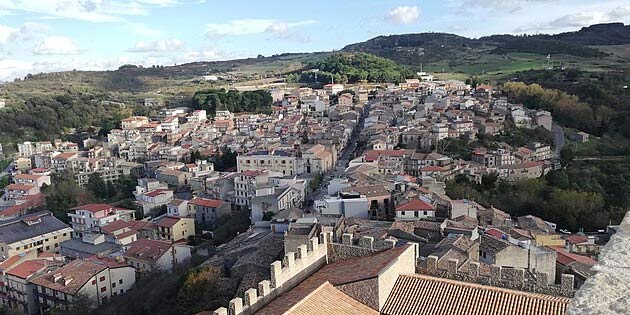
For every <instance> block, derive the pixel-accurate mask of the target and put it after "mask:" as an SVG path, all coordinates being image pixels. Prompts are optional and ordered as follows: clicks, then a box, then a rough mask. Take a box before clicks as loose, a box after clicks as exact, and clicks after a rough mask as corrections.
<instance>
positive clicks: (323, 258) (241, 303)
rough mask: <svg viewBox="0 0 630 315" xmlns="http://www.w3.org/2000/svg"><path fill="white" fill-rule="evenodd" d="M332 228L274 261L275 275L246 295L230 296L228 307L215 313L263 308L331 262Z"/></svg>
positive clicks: (235, 314)
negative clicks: (329, 241)
mask: <svg viewBox="0 0 630 315" xmlns="http://www.w3.org/2000/svg"><path fill="white" fill-rule="evenodd" d="M328 234H331V232H322V233H321V234H320V236H319V237H313V238H311V239H310V240H309V242H308V244H302V245H300V246H298V247H297V252H288V253H286V254H285V255H284V259H283V260H282V261H274V262H273V263H271V279H269V280H263V281H261V282H259V283H258V288H250V289H248V290H246V291H245V294H244V296H243V298H240V297H237V298H234V299H232V300H230V302H229V305H228V308H225V307H221V308H218V309H217V310H215V311H214V314H215V315H249V314H253V313H255V312H256V311H258V310H260V309H261V308H262V307H264V306H265V305H267V303H269V302H271V301H272V300H273V299H274V298H276V297H277V296H278V295H280V294H282V293H284V292H286V291H288V290H289V289H291V288H293V287H294V286H296V285H297V284H298V283H300V282H302V281H303V280H304V279H306V278H307V277H309V276H310V275H311V274H313V273H314V272H315V271H317V270H319V269H320V268H321V267H322V266H324V265H326V264H327V263H328V240H330V239H331V235H328Z"/></svg>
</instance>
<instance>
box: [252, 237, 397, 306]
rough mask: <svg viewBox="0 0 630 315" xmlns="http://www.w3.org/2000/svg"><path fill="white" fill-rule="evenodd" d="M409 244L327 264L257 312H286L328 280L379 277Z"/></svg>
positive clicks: (339, 282)
mask: <svg viewBox="0 0 630 315" xmlns="http://www.w3.org/2000/svg"><path fill="white" fill-rule="evenodd" d="M408 247H409V246H403V247H397V248H392V249H389V250H385V251H382V252H378V253H376V254H372V255H370V256H363V257H354V258H350V259H348V260H341V261H337V262H334V263H331V264H329V265H326V266H324V267H323V268H322V269H320V270H319V271H317V272H315V273H314V274H313V275H312V276H310V277H308V278H307V279H306V280H304V281H302V282H301V283H300V284H298V285H297V286H296V287H295V288H293V289H291V290H290V291H288V292H285V293H283V294H281V295H280V296H278V297H277V298H276V299H275V300H273V301H271V302H270V303H269V304H267V306H265V307H264V308H262V309H261V310H259V311H258V312H256V314H257V315H278V314H284V313H285V312H286V311H288V310H289V309H291V308H292V307H293V306H294V305H298V304H299V303H301V301H302V300H304V299H305V298H306V297H308V295H309V294H310V293H311V292H313V291H315V290H316V289H317V288H318V287H319V286H321V285H322V284H324V283H326V282H327V281H328V282H330V284H332V285H334V286H339V285H343V284H347V283H352V282H357V281H362V280H367V279H371V278H374V277H376V276H378V274H379V273H380V272H382V271H383V269H385V268H386V267H387V266H388V265H389V264H390V263H391V262H392V261H393V260H394V259H396V258H397V257H398V256H400V255H401V254H402V253H403V252H404V251H405V250H407V248H408Z"/></svg>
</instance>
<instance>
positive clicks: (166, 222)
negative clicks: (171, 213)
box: [155, 216, 180, 228]
mask: <svg viewBox="0 0 630 315" xmlns="http://www.w3.org/2000/svg"><path fill="white" fill-rule="evenodd" d="M179 220H180V219H179V218H177V217H168V216H167V217H162V218H161V219H160V220H159V221H157V222H156V223H155V225H157V226H162V227H169V228H170V227H173V225H175V224H177V222H179Z"/></svg>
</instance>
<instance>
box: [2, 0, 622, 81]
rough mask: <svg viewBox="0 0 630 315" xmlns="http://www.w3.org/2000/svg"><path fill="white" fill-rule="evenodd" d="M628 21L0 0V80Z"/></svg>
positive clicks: (327, 1) (447, 6) (241, 3)
mask: <svg viewBox="0 0 630 315" xmlns="http://www.w3.org/2000/svg"><path fill="white" fill-rule="evenodd" d="M605 22H624V23H626V24H630V1H629V0H596V1H593V0H420V1H409V0H380V1H377V0H318V1H308V2H306V1H299V0H266V1H257V0H230V1H223V0H132V1H123V0H0V81H7V80H13V79H14V78H19V77H24V76H25V75H26V74H28V73H40V72H50V71H64V70H72V69H78V70H106V69H116V68H118V67H119V66H120V65H123V64H137V65H143V66H151V65H158V64H159V65H173V64H181V63H186V62H192V61H214V60H228V59H237V58H244V57H255V56H257V55H258V54H262V55H265V56H269V55H272V54H278V53H284V52H314V51H330V50H335V49H341V48H343V47H344V46H345V45H348V44H351V43H355V42H360V41H364V40H367V39H370V38H373V37H376V36H378V35H389V34H403V33H420V32H449V33H455V34H459V35H464V36H468V37H480V36H484V35H491V34H523V33H527V34H533V33H558V32H563V31H573V30H578V29H579V28H580V27H583V26H587V25H590V24H595V23H605Z"/></svg>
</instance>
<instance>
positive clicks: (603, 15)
mask: <svg viewBox="0 0 630 315" xmlns="http://www.w3.org/2000/svg"><path fill="white" fill-rule="evenodd" d="M627 18H630V6H626V7H619V8H616V9H613V10H610V11H583V12H576V13H572V14H567V15H564V16H562V17H559V18H556V19H554V20H551V21H548V22H541V23H532V24H527V25H522V26H519V27H518V28H516V29H515V30H514V32H516V33H524V32H538V31H562V30H566V29H575V28H579V27H584V26H589V25H592V24H599V23H610V22H619V21H621V20H624V19H627Z"/></svg>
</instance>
